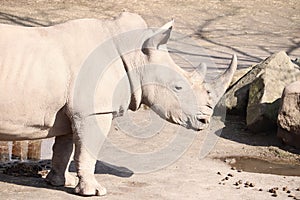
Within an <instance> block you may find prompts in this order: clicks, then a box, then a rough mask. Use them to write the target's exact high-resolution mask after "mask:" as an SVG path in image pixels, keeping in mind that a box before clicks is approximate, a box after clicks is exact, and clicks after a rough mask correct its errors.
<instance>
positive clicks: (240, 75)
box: [229, 65, 254, 87]
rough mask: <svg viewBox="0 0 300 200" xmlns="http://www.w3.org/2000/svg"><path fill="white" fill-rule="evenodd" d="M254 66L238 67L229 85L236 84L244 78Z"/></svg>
mask: <svg viewBox="0 0 300 200" xmlns="http://www.w3.org/2000/svg"><path fill="white" fill-rule="evenodd" d="M253 67H254V65H253V66H251V67H246V68H241V69H237V70H236V71H235V73H234V75H233V77H232V80H231V83H230V85H229V87H231V86H233V85H235V84H236V83H237V82H238V81H239V80H240V79H241V78H243V77H244V76H245V75H246V74H247V73H248V72H249V71H250V70H251V69H252V68H253Z"/></svg>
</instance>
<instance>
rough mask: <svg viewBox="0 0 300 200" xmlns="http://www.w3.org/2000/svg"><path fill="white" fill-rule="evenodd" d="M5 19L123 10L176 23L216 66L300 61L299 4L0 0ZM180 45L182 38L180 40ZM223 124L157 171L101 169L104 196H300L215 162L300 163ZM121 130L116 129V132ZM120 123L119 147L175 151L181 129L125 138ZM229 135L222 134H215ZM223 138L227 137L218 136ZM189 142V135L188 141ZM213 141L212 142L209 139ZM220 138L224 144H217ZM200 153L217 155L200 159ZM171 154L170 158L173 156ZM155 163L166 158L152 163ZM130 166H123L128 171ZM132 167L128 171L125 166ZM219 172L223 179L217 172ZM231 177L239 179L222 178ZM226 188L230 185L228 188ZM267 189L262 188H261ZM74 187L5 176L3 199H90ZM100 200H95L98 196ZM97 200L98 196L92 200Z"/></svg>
mask: <svg viewBox="0 0 300 200" xmlns="http://www.w3.org/2000/svg"><path fill="white" fill-rule="evenodd" d="M0 5H1V6H0V22H1V23H10V24H18V25H23V26H48V25H52V24H56V23H59V22H63V21H66V20H68V19H74V18H83V17H95V18H111V17H114V16H116V15H117V14H118V13H119V12H120V11H122V9H126V10H127V11H131V12H137V13H139V14H141V15H142V16H143V17H144V18H145V20H146V21H147V22H148V24H149V25H150V26H154V27H157V26H159V25H162V24H163V23H165V22H167V21H168V20H170V19H171V18H174V19H175V20H176V26H175V31H176V32H179V33H182V34H184V35H185V36H186V37H190V38H193V39H195V41H196V42H197V44H198V45H201V46H202V47H204V48H205V50H206V52H207V54H205V55H202V54H199V55H196V56H199V57H201V58H203V57H207V56H209V57H210V58H211V59H212V60H213V62H215V63H216V64H217V66H221V67H223V66H224V64H225V63H228V59H229V58H230V55H231V54H232V53H234V52H235V53H237V55H238V57H239V67H246V66H249V65H250V64H255V63H257V62H259V61H261V60H262V59H264V58H265V57H267V56H269V55H270V54H272V53H274V52H277V51H279V50H283V51H286V52H287V53H288V55H290V56H291V57H292V58H296V57H300V49H299V45H300V35H299V32H300V27H299V24H300V12H299V10H300V1H298V0H287V1H272V0H265V1H234V0H230V1H216V0H214V1H205V0H196V1H193V0H187V1H148V0H145V1H121V0H120V1H116V2H114V1H105V2H101V1H97V2H96V1H87V0H80V1H75V0H74V1H61V0H54V1H46V0H35V1H33V0H29V1H25V0H24V1H23V0H12V1H6V0H0ZM178 41H179V42H180V39H178ZM147 112H148V111H142V112H139V113H137V114H136V115H135V117H134V120H135V121H136V122H137V123H143V122H145V123H146V124H147V120H146V119H147V116H148V115H147ZM225 125H226V127H225V128H224V129H222V127H223V124H222V123H221V122H220V121H219V120H218V118H216V120H214V121H213V124H212V127H211V128H210V129H209V130H207V131H203V132H200V133H199V134H197V135H195V138H194V140H193V143H192V145H191V146H190V147H189V148H188V149H187V151H186V152H185V153H184V154H183V156H181V157H180V158H179V159H177V160H176V161H175V162H173V163H172V164H169V165H167V166H166V167H165V168H163V169H161V170H157V171H155V172H151V173H141V174H132V173H131V171H130V170H129V169H127V171H125V172H122V173H121V172H120V171H119V170H116V169H115V170H112V169H108V168H105V167H103V166H102V168H101V167H100V169H99V170H98V174H97V175H96V177H97V179H98V180H99V181H100V182H101V183H102V184H103V185H104V186H105V187H107V189H108V195H107V196H105V197H101V198H102V199H274V198H275V197H272V196H271V194H270V193H268V192H267V190H268V189H270V188H272V187H279V190H280V191H279V192H278V196H277V197H276V198H275V199H292V198H289V197H288V194H287V193H285V192H283V191H282V187H284V186H288V188H290V189H291V192H292V194H294V195H296V196H297V197H298V198H300V192H299V191H296V190H295V188H297V187H300V177H295V176H278V175H268V174H255V173H248V172H241V173H239V172H237V171H236V170H231V169H230V167H229V166H228V165H227V164H225V163H224V162H221V161H219V160H215V159H213V158H214V157H224V156H252V157H259V158H264V159H269V160H276V161H279V162H286V163H288V162H293V163H295V162H298V163H299V162H300V160H299V154H293V153H292V152H295V150H294V149H292V148H287V147H284V146H282V145H281V144H280V142H278V141H277V140H276V138H274V137H273V136H269V135H267V134H263V135H259V136H258V135H253V134H251V133H249V132H246V131H244V130H243V122H242V121H241V120H240V119H234V118H233V119H230V120H227V122H226V123H225ZM115 127H116V128H115ZM117 127H118V126H117V125H115V126H114V127H113V128H112V132H111V133H110V137H109V138H110V140H111V141H113V143H114V144H115V145H117V146H118V147H119V148H122V149H126V150H127V151H130V152H133V154H135V153H145V152H153V151H159V150H161V149H162V148H163V147H165V146H170V141H172V138H174V133H176V134H175V135H178V134H179V133H178V127H176V126H174V125H170V124H167V125H166V127H167V128H166V129H163V130H161V131H159V134H158V133H155V135H154V136H153V137H150V138H147V139H136V138H132V137H129V136H126V135H125V134H123V133H122V131H121V130H120V128H117ZM218 130H222V134H221V136H218V135H216V134H215V131H218ZM217 133H220V132H217ZM187 138H190V136H187ZM206 138H209V139H210V140H207V139H206ZM215 139H218V140H217V143H216V144H215V145H214V141H215ZM201 150H207V152H210V153H209V154H208V155H207V156H206V157H205V158H204V159H199V157H200V152H202V153H203V152H204V153H205V151H201ZM166 156H168V154H166ZM152 164H153V166H157V165H159V164H160V163H159V161H153V163H152ZM121 167H124V166H121ZM124 169H125V168H124ZM217 172H220V173H221V175H218V174H217ZM228 173H231V174H232V175H233V177H230V178H229V180H226V181H221V179H223V178H224V177H225V176H226V175H227V174H228ZM238 180H242V181H243V182H246V181H249V182H252V183H255V187H249V188H245V187H244V185H241V186H239V187H240V188H239V187H237V186H234V185H233V184H234V183H235V182H236V181H238ZM219 182H221V184H219ZM223 183H225V184H223ZM259 189H262V191H259ZM71 192H72V189H70V188H54V187H50V186H48V185H46V184H45V183H44V182H43V180H42V179H36V178H23V177H12V176H6V175H3V174H0V194H1V195H0V199H41V198H45V199H83V197H78V196H75V195H73V194H70V193H71ZM93 198H94V197H93ZM93 198H92V199H93ZM89 199H91V198H89Z"/></svg>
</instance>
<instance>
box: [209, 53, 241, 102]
mask: <svg viewBox="0 0 300 200" xmlns="http://www.w3.org/2000/svg"><path fill="white" fill-rule="evenodd" d="M236 68H237V57H236V55H235V54H234V55H233V56H232V60H231V63H230V66H229V68H228V69H227V70H226V71H225V72H224V74H222V75H221V76H220V77H219V78H217V79H215V80H214V81H213V82H211V83H207V84H208V90H209V91H210V95H211V97H212V100H213V103H214V105H216V104H217V103H218V102H219V100H220V99H221V97H222V96H223V95H224V93H225V92H226V90H227V88H228V87H229V85H230V83H231V80H232V77H233V74H234V72H235V70H236Z"/></svg>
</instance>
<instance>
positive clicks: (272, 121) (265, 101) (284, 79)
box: [246, 51, 299, 132]
mask: <svg viewBox="0 0 300 200" xmlns="http://www.w3.org/2000/svg"><path fill="white" fill-rule="evenodd" d="M259 66H260V71H259V73H258V74H256V77H255V80H254V81H253V82H252V83H251V84H250V88H249V97H248V105H247V116H246V122H247V127H248V128H249V129H250V130H252V131H254V132H262V131H270V130H272V129H274V128H276V127H277V126H276V121H277V115H278V110H279V106H280V99H281V95H282V92H283V90H284V88H285V86H286V85H288V84H289V83H292V82H294V81H296V80H297V78H298V77H299V70H298V69H297V68H296V66H295V64H294V63H292V62H291V59H290V57H289V56H287V54H286V53H285V52H283V51H281V52H279V53H276V54H273V55H272V56H270V57H269V58H267V59H266V60H265V61H263V62H262V63H260V64H259Z"/></svg>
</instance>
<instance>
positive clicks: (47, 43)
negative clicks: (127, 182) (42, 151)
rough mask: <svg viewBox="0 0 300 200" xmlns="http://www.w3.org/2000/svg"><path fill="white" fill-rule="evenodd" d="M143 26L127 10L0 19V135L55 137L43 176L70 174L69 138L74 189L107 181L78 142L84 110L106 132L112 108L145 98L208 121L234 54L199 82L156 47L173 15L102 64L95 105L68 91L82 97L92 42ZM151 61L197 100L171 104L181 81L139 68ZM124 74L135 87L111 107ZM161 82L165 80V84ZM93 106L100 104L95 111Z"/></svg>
mask: <svg viewBox="0 0 300 200" xmlns="http://www.w3.org/2000/svg"><path fill="white" fill-rule="evenodd" d="M146 28H147V25H146V23H145V21H144V20H143V19H142V18H141V17H140V16H139V15H136V14H131V13H126V12H124V13H122V14H121V16H120V17H118V18H116V19H115V20H111V21H109V20H107V21H102V20H96V19H79V20H73V21H69V22H66V23H63V24H59V25H55V26H52V27H33V28H27V27H26V28H25V27H18V26H12V25H4V24H1V25H0V113H1V114H0V140H31V139H39V138H49V137H55V144H54V146H53V158H52V169H51V172H50V173H49V174H48V176H47V178H46V180H47V181H48V182H49V183H51V184H52V185H56V186H59V185H65V184H72V183H73V181H75V179H74V178H72V177H71V176H69V175H67V173H66V174H65V172H66V169H67V166H68V163H69V160H70V156H71V154H72V151H73V142H74V143H75V154H74V161H75V165H76V168H77V175H78V177H79V183H78V184H77V186H76V188H75V192H76V193H79V194H82V195H104V194H105V193H106V189H105V188H104V187H102V186H101V185H100V184H99V183H98V182H97V181H96V179H95V177H94V168H95V163H96V159H95V158H94V157H93V156H92V155H91V154H90V153H89V152H88V150H87V149H86V147H85V145H83V142H82V138H84V135H86V134H87V131H88V130H89V123H88V122H87V121H88V120H87V119H88V118H89V116H91V115H96V116H97V120H98V121H99V124H100V126H101V131H102V132H103V133H104V134H107V133H108V131H109V129H110V126H111V122H112V118H113V117H114V116H113V115H114V113H118V112H119V111H120V110H127V109H131V110H137V109H138V108H139V106H140V105H141V103H144V104H146V105H148V106H149V107H152V108H153V109H154V111H155V112H157V113H158V114H159V115H160V116H162V117H164V118H165V119H167V120H169V121H171V122H173V123H177V124H179V125H182V126H184V127H186V128H192V129H195V130H198V129H204V128H205V127H207V125H208V123H209V121H210V117H211V115H212V114H213V108H214V106H215V105H216V103H217V102H218V101H219V99H220V98H221V96H222V95H223V94H224V92H225V90H226V88H227V87H228V85H229V83H230V81H231V79H232V76H233V73H234V72H235V70H236V67H237V59H236V56H233V59H232V62H231V65H230V67H229V68H228V69H227V70H226V72H225V73H224V74H223V75H222V76H221V77H220V78H219V79H217V80H215V81H214V82H212V83H210V84H207V83H204V82H203V76H201V75H197V73H196V75H195V73H188V72H185V71H184V70H182V69H181V68H180V67H179V66H177V65H176V64H175V62H174V61H173V60H172V59H171V57H170V55H169V54H168V52H167V51H160V50H159V49H160V47H161V46H163V45H165V44H166V43H167V41H168V39H169V37H170V32H171V29H172V22H170V23H167V24H166V25H165V26H163V27H162V28H161V29H159V30H158V31H156V32H154V33H153V35H151V36H150V37H148V38H147V39H145V40H144V41H142V47H141V48H140V49H137V50H136V51H134V52H131V53H130V54H128V55H120V56H119V58H118V59H116V60H115V61H114V63H113V66H112V68H111V71H109V70H108V71H107V72H108V74H106V76H105V77H104V83H105V84H107V85H104V84H102V89H103V88H104V91H103V90H101V91H102V92H101V93H97V90H96V93H95V98H96V99H97V102H96V103H95V111H92V110H85V105H81V104H80V103H79V104H78V103H76V104H74V102H76V100H77V99H74V98H81V97H80V96H79V97H78V93H77V95H74V88H75V87H76V79H77V77H78V75H79V73H80V68H81V66H82V63H83V62H84V60H85V59H86V58H87V57H88V55H89V54H90V53H91V52H92V51H93V49H95V48H96V47H97V46H99V44H101V43H103V42H104V41H106V40H107V39H108V38H110V37H111V36H112V35H117V34H120V33H123V32H128V31H130V30H135V29H146ZM141 38H142V37H141ZM112 45H113V47H114V48H115V49H118V48H119V44H118V42H115V43H113V44H112ZM100 62H101V60H99V63H100ZM149 64H151V65H156V64H157V65H163V66H167V67H168V68H170V69H172V70H173V71H175V72H176V73H177V74H180V75H181V76H182V77H184V79H185V80H186V81H187V82H188V83H189V85H190V87H191V89H192V91H193V92H194V93H195V94H196V96H197V98H198V105H199V106H198V107H197V108H196V109H194V110H191V109H189V108H187V107H180V105H179V104H176V103H175V102H176V98H174V97H171V96H170V95H171V93H172V95H174V94H175V96H176V95H178V96H180V93H181V92H186V91H184V88H183V87H182V86H181V85H180V84H181V83H182V81H178V82H177V79H173V78H172V77H168V76H162V75H161V74H160V73H159V72H157V71H156V70H153V71H151V70H147V69H144V68H147V65H149ZM136 65H140V66H138V67H141V66H142V67H141V69H140V70H135V81H133V80H132V78H131V76H129V71H130V70H134V69H136V68H137V66H136ZM124 77H126V81H127V84H128V85H129V86H130V87H134V88H137V89H135V90H134V91H127V96H126V95H125V96H123V97H122V102H125V103H123V104H122V105H120V106H122V108H110V107H109V106H111V102H112V101H113V100H114V99H112V98H113V96H114V95H113V94H112V93H113V89H112V88H111V87H115V84H116V83H115V82H116V81H118V80H120V79H122V78H124ZM149 79H155V81H157V82H158V83H160V86H158V85H157V84H152V85H151V84H145V82H144V81H146V80H149ZM105 81H106V82H105ZM136 84H139V85H136ZM161 86H163V87H161ZM164 88H170V91H169V90H166V89H164ZM87 89H88V88H87ZM125 93H126V92H125ZM128 94H129V95H128ZM79 95H80V93H79ZM183 96H184V95H183ZM155 105H160V106H155ZM115 106H116V105H115ZM104 108H105V109H104ZM97 109H100V111H101V109H102V110H105V111H106V112H98V111H99V110H97ZM113 109H114V110H113ZM116 109H117V110H116ZM108 111H111V112H108ZM73 184H74V183H73Z"/></svg>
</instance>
